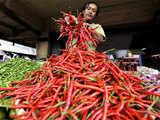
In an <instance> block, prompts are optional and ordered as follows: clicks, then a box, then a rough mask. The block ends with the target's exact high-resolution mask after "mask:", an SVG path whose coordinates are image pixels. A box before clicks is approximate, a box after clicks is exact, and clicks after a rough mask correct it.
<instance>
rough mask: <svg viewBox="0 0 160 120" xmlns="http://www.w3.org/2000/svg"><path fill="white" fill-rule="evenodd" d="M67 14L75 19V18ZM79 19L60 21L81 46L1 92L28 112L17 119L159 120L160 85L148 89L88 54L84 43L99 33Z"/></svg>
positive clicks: (65, 32) (102, 58)
mask: <svg viewBox="0 0 160 120" xmlns="http://www.w3.org/2000/svg"><path fill="white" fill-rule="evenodd" d="M67 16H68V17H70V19H71V20H72V16H71V14H68V15H67ZM77 20H78V23H77V24H75V23H74V20H73V21H72V22H71V23H70V24H66V22H65V20H64V19H62V18H61V19H59V20H58V21H57V22H58V24H60V25H61V26H62V36H63V35H68V42H67V44H69V43H71V41H72V39H73V37H76V38H77V39H78V40H77V43H76V44H77V47H72V46H71V47H69V48H67V49H66V50H64V52H63V54H62V55H59V56H58V55H57V56H54V57H53V56H51V57H50V58H49V59H48V60H47V62H46V64H45V65H44V66H43V67H42V69H41V70H38V71H35V72H34V73H30V74H29V75H28V76H26V78H25V79H24V80H23V81H20V82H12V83H10V87H9V88H0V91H1V96H0V98H3V97H12V102H13V104H12V105H10V108H11V109H24V111H25V112H24V113H22V114H21V115H12V117H13V118H19V119H22V120H70V119H71V120H73V119H75V120H154V117H156V118H159V119H160V113H158V112H156V111H154V109H153V107H154V105H155V104H157V103H158V102H159V98H160V93H156V92H154V91H155V90H156V89H158V88H160V86H154V87H152V88H149V87H146V86H144V84H143V81H142V80H141V79H139V78H137V77H136V76H133V75H130V74H128V73H127V72H124V71H122V70H121V69H120V68H119V67H118V66H117V65H115V64H114V63H113V62H112V61H111V60H109V59H108V57H107V56H106V55H105V54H104V53H99V52H97V51H89V50H88V49H87V46H86V45H85V42H90V41H94V40H95V39H94V38H93V37H92V34H94V33H95V32H93V31H94V30H93V29H91V30H90V29H89V27H88V26H85V25H83V21H84V19H83V18H81V17H80V16H79V17H77ZM82 31H83V33H82ZM84 33H85V34H84ZM90 35H91V36H90ZM82 36H83V37H82ZM85 40H87V41H85ZM94 44H95V45H96V44H97V41H94ZM148 96H149V98H150V99H148ZM15 101H18V103H16V104H15Z"/></svg>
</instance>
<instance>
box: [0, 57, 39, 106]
mask: <svg viewBox="0 0 160 120" xmlns="http://www.w3.org/2000/svg"><path fill="white" fill-rule="evenodd" d="M40 67H41V65H40V64H39V63H36V62H33V61H31V60H25V59H22V58H16V59H10V60H9V61H8V62H3V63H0V87H9V83H10V82H14V81H21V80H24V79H25V77H26V76H27V75H28V74H29V73H30V72H32V71H35V70H38V69H40ZM9 103H10V99H8V98H4V99H1V100H0V106H2V105H8V104H9Z"/></svg>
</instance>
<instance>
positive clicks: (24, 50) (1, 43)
mask: <svg viewBox="0 0 160 120" xmlns="http://www.w3.org/2000/svg"><path fill="white" fill-rule="evenodd" d="M0 51H7V52H13V53H19V54H26V55H36V49H35V48H31V47H27V46H24V45H21V44H17V43H14V44H13V43H12V42H8V41H5V40H2V39H0ZM0 54H1V55H2V52H0Z"/></svg>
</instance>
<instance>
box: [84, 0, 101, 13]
mask: <svg viewBox="0 0 160 120" xmlns="http://www.w3.org/2000/svg"><path fill="white" fill-rule="evenodd" d="M90 4H95V5H96V6H97V12H96V16H98V14H99V6H98V4H97V3H96V2H94V1H92V2H86V3H85V4H84V5H83V7H82V9H81V12H82V11H84V10H85V9H86V8H87V7H88V6H89V5H90Z"/></svg>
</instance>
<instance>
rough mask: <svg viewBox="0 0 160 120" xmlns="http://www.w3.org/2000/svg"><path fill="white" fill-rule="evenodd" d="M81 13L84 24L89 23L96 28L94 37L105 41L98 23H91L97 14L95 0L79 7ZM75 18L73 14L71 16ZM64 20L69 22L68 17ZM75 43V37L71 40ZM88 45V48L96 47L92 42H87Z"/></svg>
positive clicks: (103, 33)
mask: <svg viewBox="0 0 160 120" xmlns="http://www.w3.org/2000/svg"><path fill="white" fill-rule="evenodd" d="M81 13H82V15H83V18H86V19H87V20H86V22H85V24H87V25H89V27H90V28H96V29H95V32H96V33H97V36H94V37H96V39H98V40H99V42H104V41H105V38H106V36H105V32H104V30H103V28H102V26H101V25H100V24H95V23H92V21H93V19H94V18H95V17H96V16H98V13H99V6H98V5H97V3H96V2H87V3H85V4H84V6H83V7H82V9H81ZM72 17H74V18H75V16H72ZM65 20H66V22H67V23H68V24H69V23H70V21H69V18H67V17H66V18H65ZM75 20H76V19H75ZM74 43H76V39H74V40H73V43H72V44H73V45H74ZM89 44H90V47H89V48H88V49H89V50H95V49H96V47H95V46H94V44H93V43H92V42H90V43H89Z"/></svg>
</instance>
